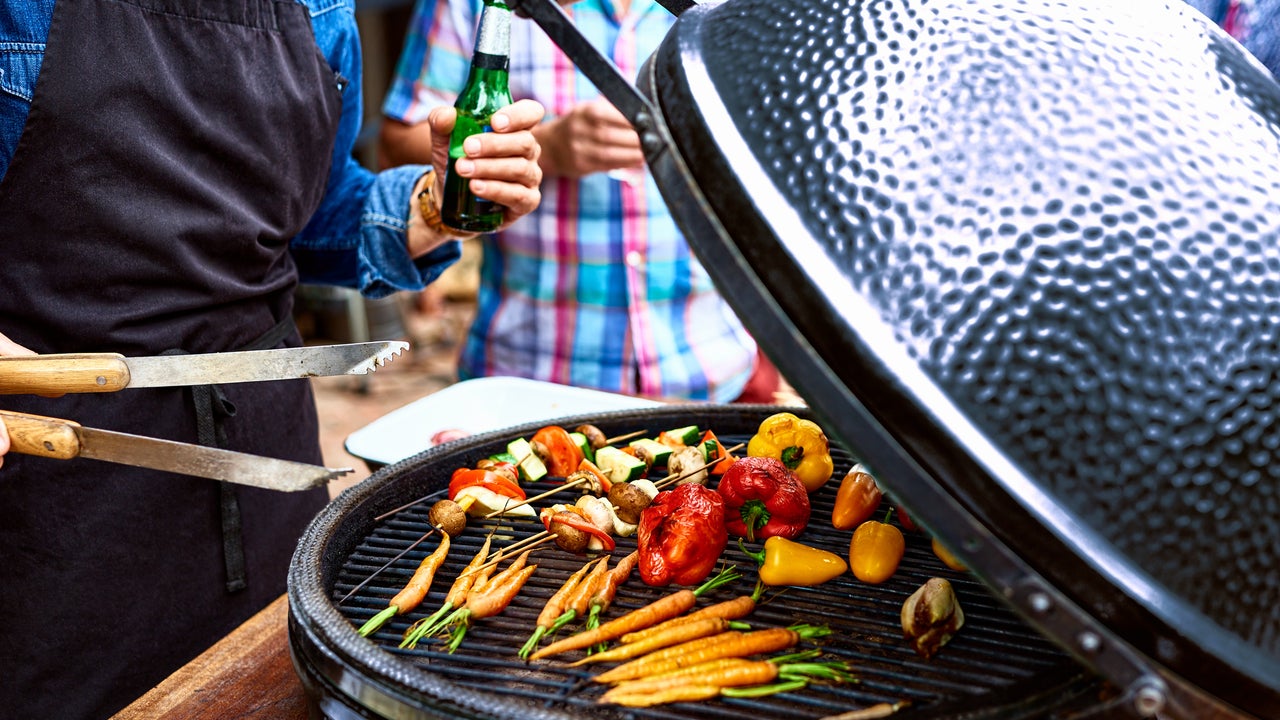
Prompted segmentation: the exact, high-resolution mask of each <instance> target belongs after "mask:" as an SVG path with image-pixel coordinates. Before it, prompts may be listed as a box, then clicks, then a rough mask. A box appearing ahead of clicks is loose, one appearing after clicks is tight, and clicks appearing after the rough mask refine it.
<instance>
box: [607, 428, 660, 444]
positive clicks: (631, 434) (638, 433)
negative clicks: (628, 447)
mask: <svg viewBox="0 0 1280 720" xmlns="http://www.w3.org/2000/svg"><path fill="white" fill-rule="evenodd" d="M647 432H649V431H648V430H636V431H635V432H629V433H626V434H625V435H619V436H617V437H611V438H605V441H604V444H605V445H612V444H614V443H620V442H622V441H623V440H630V439H631V438H633V437H640V436H641V435H644V434H645V433H647Z"/></svg>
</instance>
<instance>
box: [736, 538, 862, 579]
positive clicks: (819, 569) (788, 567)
mask: <svg viewBox="0 0 1280 720" xmlns="http://www.w3.org/2000/svg"><path fill="white" fill-rule="evenodd" d="M738 547H740V548H742V552H744V553H746V554H747V555H750V556H751V557H753V558H755V559H756V562H758V563H760V582H762V583H764V584H765V585H821V584H822V583H824V582H826V581H828V580H831V579H833V578H837V577H840V576H841V575H843V574H844V573H845V571H846V570H848V569H849V564H848V563H846V562H845V561H844V558H842V557H840V556H839V555H837V554H835V553H833V552H827V551H826V550H820V549H818V548H815V547H809V546H808V545H804V544H801V543H798V542H795V541H794V540H788V539H786V538H784V537H782V536H780V535H775V536H773V537H771V538H769V539H768V540H765V541H764V550H761V551H760V552H754V553H753V552H751V551H750V550H747V548H746V546H744V545H743V544H742V541H741V540H739V541H738Z"/></svg>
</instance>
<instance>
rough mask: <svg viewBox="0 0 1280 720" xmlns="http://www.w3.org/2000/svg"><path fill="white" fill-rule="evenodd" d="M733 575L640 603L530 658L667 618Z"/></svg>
mask: <svg viewBox="0 0 1280 720" xmlns="http://www.w3.org/2000/svg"><path fill="white" fill-rule="evenodd" d="M737 578H738V574H737V572H735V571H734V570H733V569H732V568H730V569H728V570H724V571H722V572H721V573H720V574H718V575H716V576H715V577H713V578H712V579H710V580H708V581H707V582H706V583H703V584H702V585H701V586H700V587H699V588H698V589H697V590H689V589H688V588H685V589H682V590H678V591H676V592H674V593H671V594H669V595H665V596H663V597H661V598H659V599H658V600H655V601H653V602H651V603H649V604H648V605H645V606H644V607H641V608H638V609H636V610H632V611H631V612H629V613H627V614H626V615H623V616H621V617H617V618H614V619H613V620H610V621H609V622H607V623H605V624H603V625H601V626H600V627H598V628H593V629H591V630H587V631H585V632H580V633H578V634H577V635H573V636H570V637H567V638H564V639H563V640H557V641H556V642H553V643H551V644H550V645H548V646H546V647H544V648H542V649H541V650H539V651H538V652H536V653H534V654H533V656H532V659H534V660H539V659H541V658H544V657H550V656H552V655H558V654H560V653H562V652H568V651H570V650H581V649H583V648H587V647H591V646H592V645H595V644H596V643H601V642H608V641H609V640H613V639H615V638H619V637H622V636H623V635H626V634H627V633H629V632H635V631H637V630H641V629H643V628H647V627H649V626H651V625H656V624H658V623H660V622H662V621H663V620H668V619H670V618H673V617H675V616H677V615H680V614H681V613H684V612H686V611H688V610H689V608H691V607H693V604H694V603H695V602H697V600H698V595H700V594H701V593H703V592H706V591H707V590H710V589H711V588H714V587H719V586H720V585H723V584H724V583H727V582H732V581H733V580H736V579H737Z"/></svg>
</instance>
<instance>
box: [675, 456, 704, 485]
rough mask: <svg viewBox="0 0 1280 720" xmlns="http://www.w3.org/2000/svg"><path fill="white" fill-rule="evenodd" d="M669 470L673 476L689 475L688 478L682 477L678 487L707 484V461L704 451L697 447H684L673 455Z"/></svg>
mask: <svg viewBox="0 0 1280 720" xmlns="http://www.w3.org/2000/svg"><path fill="white" fill-rule="evenodd" d="M667 470H670V471H671V474H672V475H685V473H689V474H688V476H687V477H682V478H681V479H680V481H679V482H677V483H676V484H677V485H687V484H689V483H697V484H698V485H706V484H707V461H706V460H705V459H703V457H702V451H701V450H699V449H698V448H696V447H682V448H680V449H679V450H676V451H675V452H673V453H671V459H670V460H667ZM695 471H696V472H695Z"/></svg>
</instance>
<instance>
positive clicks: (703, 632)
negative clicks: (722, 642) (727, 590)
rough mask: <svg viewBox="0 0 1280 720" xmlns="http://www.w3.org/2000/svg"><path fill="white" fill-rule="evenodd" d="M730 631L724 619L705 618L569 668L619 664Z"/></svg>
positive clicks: (682, 624)
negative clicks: (620, 661)
mask: <svg viewBox="0 0 1280 720" xmlns="http://www.w3.org/2000/svg"><path fill="white" fill-rule="evenodd" d="M728 629H729V621H728V620H725V619H724V618H717V617H704V618H700V619H698V620H694V621H693V622H687V623H681V624H679V625H674V626H672V627H670V628H668V629H667V632H664V633H658V634H656V635H650V636H649V637H648V638H646V639H644V640H641V641H639V642H633V643H630V644H627V645H619V646H617V647H615V648H612V649H610V650H605V651H604V652H598V653H596V654H594V655H588V656H587V657H584V658H582V659H581V660H579V661H577V662H575V663H570V665H569V667H577V666H579V665H585V664H587V663H597V662H617V661H619V660H630V659H632V658H636V657H640V656H641V655H645V654H647V653H650V652H653V651H654V650H661V649H662V648H665V647H670V646H671V645H677V644H679V643H683V642H688V641H690V640H697V639H698V638H704V637H707V636H708V635H717V634H719V633H722V632H724V631H725V630H728Z"/></svg>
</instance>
